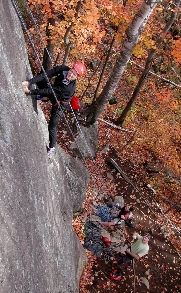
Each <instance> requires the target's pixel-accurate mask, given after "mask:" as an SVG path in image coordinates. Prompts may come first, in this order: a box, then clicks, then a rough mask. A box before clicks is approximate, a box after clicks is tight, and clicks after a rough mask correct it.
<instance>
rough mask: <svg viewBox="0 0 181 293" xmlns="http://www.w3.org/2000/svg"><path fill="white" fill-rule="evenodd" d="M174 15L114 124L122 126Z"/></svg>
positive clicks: (174, 14)
mask: <svg viewBox="0 0 181 293" xmlns="http://www.w3.org/2000/svg"><path fill="white" fill-rule="evenodd" d="M180 1H181V0H177V1H176V3H175V5H176V6H177V7H179V5H180ZM176 15H177V13H176V12H172V14H171V17H170V19H169V21H168V22H167V24H166V25H165V28H164V29H163V32H162V35H161V36H160V37H159V38H158V40H157V42H156V48H155V49H151V50H150V53H149V55H148V58H147V61H146V65H145V69H144V71H143V73H142V75H141V77H140V79H139V81H138V83H137V85H136V87H135V89H134V92H133V95H132V97H131V99H130V100H129V102H128V103H127V105H126V107H125V108H124V110H123V112H122V114H121V116H120V117H119V118H118V119H117V121H116V124H123V122H124V120H125V118H126V116H127V114H128V112H129V110H130V109H131V107H132V105H133V103H134V102H135V100H136V98H137V96H138V94H139V91H140V89H141V87H142V86H143V84H144V81H145V79H146V77H147V75H148V73H149V70H150V67H151V64H152V61H153V58H154V55H155V52H156V49H157V48H158V47H159V46H160V44H161V43H162V41H163V39H164V37H165V35H166V34H167V33H168V31H169V29H170V28H171V26H172V24H173V23H174V21H175V18H176Z"/></svg>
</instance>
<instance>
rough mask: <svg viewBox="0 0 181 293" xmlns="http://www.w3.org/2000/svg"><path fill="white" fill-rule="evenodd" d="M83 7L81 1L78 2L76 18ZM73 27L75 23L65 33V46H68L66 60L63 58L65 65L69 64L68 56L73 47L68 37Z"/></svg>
mask: <svg viewBox="0 0 181 293" xmlns="http://www.w3.org/2000/svg"><path fill="white" fill-rule="evenodd" d="M81 5H82V3H81V1H78V2H77V7H76V13H75V18H77V17H78V15H79V11H80V9H81ZM73 26H74V22H72V23H71V24H70V26H69V27H68V28H67V30H66V32H65V35H64V44H65V45H66V51H65V55H64V58H63V64H66V63H67V59H68V55H69V52H70V48H71V45H72V44H71V42H70V40H69V37H68V36H69V34H70V32H71V30H72V27H73Z"/></svg>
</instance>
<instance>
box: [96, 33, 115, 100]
mask: <svg viewBox="0 0 181 293" xmlns="http://www.w3.org/2000/svg"><path fill="white" fill-rule="evenodd" d="M114 41H115V35H114V36H113V38H112V41H111V44H110V48H109V51H108V54H107V56H106V61H105V63H104V66H103V69H102V72H101V75H100V78H99V82H98V84H97V88H96V90H95V94H94V100H93V101H95V100H96V98H97V93H98V90H99V86H100V83H101V81H102V77H103V74H104V71H105V69H106V65H107V63H108V60H109V57H110V54H111V50H112V47H113V44H114Z"/></svg>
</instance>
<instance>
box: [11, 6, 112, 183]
mask: <svg viewBox="0 0 181 293" xmlns="http://www.w3.org/2000/svg"><path fill="white" fill-rule="evenodd" d="M12 3H13V6H14V8H15V10H16V13H17V15H18V17H19V19H20V22H21V24H22V26H23V28H24V31H25V32H26V34H27V37H28V39H29V42H30V44H31V46H32V48H33V50H34V52H35V55H36V57H37V59H38V62H39V64H40V66H41V69H42V71H43V73H44V75H45V78H46V81H47V83H48V85H49V87H50V89H51V91H52V94H53V96H54V98H55V100H56V103H57V104H59V102H58V99H57V96H56V94H55V92H54V90H53V87H52V85H51V83H50V80H49V78H48V76H47V74H46V71H45V69H44V67H43V65H42V64H41V60H40V57H39V54H38V52H37V50H36V48H35V45H34V43H33V41H32V38H31V36H30V34H29V32H28V29H27V26H26V23H25V21H24V18H23V16H22V13H21V11H20V9H19V7H18V4H17V1H16V0H12ZM25 4H26V6H28V7H29V5H28V3H27V2H25ZM29 10H30V8H29V9H28V11H29ZM31 17H32V19H33V22H34V24H35V26H36V30H37V31H38V34H39V35H41V33H40V31H39V28H38V25H37V22H36V20H35V18H34V16H33V14H32V12H31ZM41 40H43V38H42V36H41ZM43 44H44V42H43ZM48 56H49V57H50V54H48ZM50 58H51V57H50ZM50 60H51V62H52V65H53V61H52V59H50ZM69 106H70V109H71V112H72V114H73V116H74V119H75V122H76V125H77V127H78V129H79V131H80V134H81V136H82V138H83V140H84V143H85V145H86V148H87V150H88V152H89V154H90V158H91V160H92V162H93V163H94V167H95V168H96V169H97V172H98V174H99V177H100V179H101V182H102V185H101V186H106V182H105V181H104V180H103V178H102V176H101V174H100V172H99V168H98V166H97V164H96V162H95V160H94V157H93V156H92V152H91V150H90V148H89V146H88V143H87V141H86V139H85V136H84V134H83V132H82V129H81V127H80V125H79V122H78V120H77V117H76V115H75V113H74V111H73V108H72V106H71V104H70V102H69ZM59 110H60V111H61V114H62V116H63V118H64V120H65V121H66V124H67V127H68V128H69V130H70V132H71V135H72V137H73V139H74V141H75V143H76V145H77V142H76V139H75V137H74V134H73V132H72V130H71V128H70V125H69V123H68V121H67V119H66V116H65V114H64V111H63V110H62V109H61V107H59ZM77 148H78V150H79V152H80V154H81V158H82V160H83V161H84V163H85V165H87V164H86V161H85V159H84V157H83V154H82V152H81V150H80V148H79V146H78V145H77ZM96 182H97V181H96Z"/></svg>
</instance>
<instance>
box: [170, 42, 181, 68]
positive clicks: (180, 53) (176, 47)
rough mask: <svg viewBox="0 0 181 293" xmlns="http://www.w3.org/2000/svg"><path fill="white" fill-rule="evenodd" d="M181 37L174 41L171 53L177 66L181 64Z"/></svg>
mask: <svg viewBox="0 0 181 293" xmlns="http://www.w3.org/2000/svg"><path fill="white" fill-rule="evenodd" d="M180 48H181V38H179V37H178V38H177V40H174V41H173V44H172V51H171V54H172V56H173V58H174V60H175V63H176V65H177V66H179V64H181V50H180Z"/></svg>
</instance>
